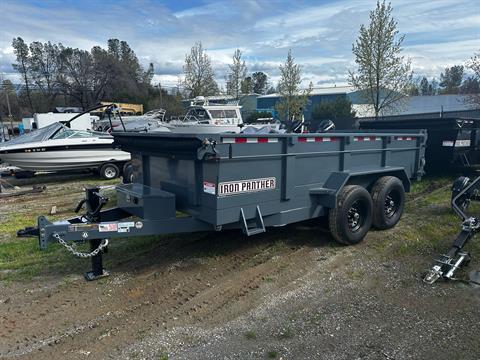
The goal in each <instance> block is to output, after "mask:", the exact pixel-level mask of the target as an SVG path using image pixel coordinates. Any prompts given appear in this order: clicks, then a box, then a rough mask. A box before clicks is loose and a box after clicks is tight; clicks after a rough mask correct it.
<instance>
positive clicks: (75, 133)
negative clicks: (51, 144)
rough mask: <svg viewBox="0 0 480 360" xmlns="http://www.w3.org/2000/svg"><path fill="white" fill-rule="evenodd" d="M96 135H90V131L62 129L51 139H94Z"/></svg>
mask: <svg viewBox="0 0 480 360" xmlns="http://www.w3.org/2000/svg"><path fill="white" fill-rule="evenodd" d="M95 136H96V135H95V134H93V133H91V132H90V131H82V130H72V129H68V128H63V129H61V130H60V131H59V132H57V133H56V134H55V135H54V136H53V137H52V139H55V140H56V139H73V138H90V137H95Z"/></svg>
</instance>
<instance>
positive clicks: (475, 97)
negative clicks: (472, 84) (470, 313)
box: [467, 52, 480, 108]
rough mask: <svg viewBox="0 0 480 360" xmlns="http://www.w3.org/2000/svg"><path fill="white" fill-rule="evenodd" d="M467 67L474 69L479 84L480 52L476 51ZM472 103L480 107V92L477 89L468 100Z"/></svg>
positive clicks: (474, 77)
mask: <svg viewBox="0 0 480 360" xmlns="http://www.w3.org/2000/svg"><path fill="white" fill-rule="evenodd" d="M467 67H468V68H469V69H470V70H472V71H473V79H475V80H476V81H477V84H478V83H480V52H478V53H475V54H474V55H473V56H472V57H471V58H470V60H469V61H468V62H467ZM467 101H468V102H469V103H470V104H471V105H473V106H474V107H476V108H480V93H479V91H478V90H477V91H476V92H471V93H470V94H469V96H468V100H467Z"/></svg>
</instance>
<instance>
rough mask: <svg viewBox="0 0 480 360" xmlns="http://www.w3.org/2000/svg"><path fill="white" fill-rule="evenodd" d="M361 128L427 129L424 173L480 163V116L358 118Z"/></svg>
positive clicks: (439, 171) (386, 129)
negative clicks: (477, 117)
mask: <svg viewBox="0 0 480 360" xmlns="http://www.w3.org/2000/svg"><path fill="white" fill-rule="evenodd" d="M359 126H360V129H364V130H365V129H368V130H374V131H381V130H384V131H395V130H398V131H402V130H405V129H426V130H427V132H428V140H427V149H426V152H425V158H426V162H427V163H426V167H425V171H426V173H427V174H431V173H441V172H445V171H446V170H447V171H448V170H450V171H451V170H462V169H476V168H478V167H479V166H480V119H475V118H436V119H388V120H361V121H360V122H359Z"/></svg>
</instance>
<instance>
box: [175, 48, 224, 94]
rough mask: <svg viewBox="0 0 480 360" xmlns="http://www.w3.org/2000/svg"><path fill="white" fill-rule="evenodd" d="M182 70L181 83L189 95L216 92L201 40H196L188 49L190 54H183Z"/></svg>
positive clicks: (209, 64)
mask: <svg viewBox="0 0 480 360" xmlns="http://www.w3.org/2000/svg"><path fill="white" fill-rule="evenodd" d="M183 72H184V73H185V79H184V80H183V84H184V88H185V90H186V91H187V95H188V96H189V97H196V96H200V95H203V96H209V95H215V94H217V93H218V85H217V83H216V82H215V75H214V72H213V69H212V65H211V62H210V58H209V57H208V55H207V54H205V51H204V49H203V46H202V43H201V42H197V43H196V44H195V45H194V46H193V47H192V49H191V50H190V54H187V55H185V65H184V66H183Z"/></svg>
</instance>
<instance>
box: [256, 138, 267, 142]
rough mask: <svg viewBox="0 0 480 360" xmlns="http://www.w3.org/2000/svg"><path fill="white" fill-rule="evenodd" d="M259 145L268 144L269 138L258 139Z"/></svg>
mask: <svg viewBox="0 0 480 360" xmlns="http://www.w3.org/2000/svg"><path fill="white" fill-rule="evenodd" d="M258 142H259V143H266V142H268V138H258Z"/></svg>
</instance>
